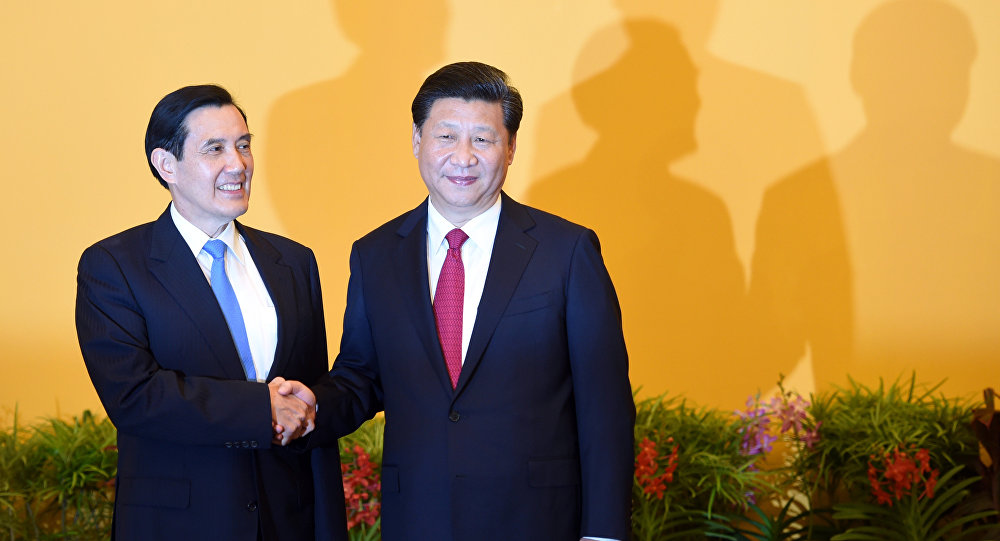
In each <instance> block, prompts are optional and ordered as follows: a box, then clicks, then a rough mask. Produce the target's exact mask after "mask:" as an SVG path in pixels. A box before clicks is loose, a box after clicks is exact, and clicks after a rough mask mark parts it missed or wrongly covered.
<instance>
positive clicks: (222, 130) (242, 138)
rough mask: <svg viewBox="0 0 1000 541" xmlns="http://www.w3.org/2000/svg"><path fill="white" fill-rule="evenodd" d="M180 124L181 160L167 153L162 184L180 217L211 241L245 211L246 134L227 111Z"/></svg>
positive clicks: (192, 116)
mask: <svg viewBox="0 0 1000 541" xmlns="http://www.w3.org/2000/svg"><path fill="white" fill-rule="evenodd" d="M185 124H186V125H187V129H188V136H187V139H185V140H184V152H183V153H182V154H183V156H184V159H182V160H176V159H173V160H172V161H171V158H172V155H170V154H169V153H167V154H168V156H167V158H166V160H167V162H161V163H163V164H164V165H165V166H166V167H167V168H169V169H170V171H169V172H168V175H166V176H164V180H165V181H167V183H168V185H169V187H170V195H171V197H172V198H173V201H174V206H175V207H176V208H177V211H178V212H180V213H181V216H184V218H186V219H187V220H188V221H190V222H191V223H192V224H194V225H195V226H197V227H198V228H199V229H201V230H202V231H204V232H205V233H206V234H208V235H209V236H213V237H214V236H215V235H217V234H219V233H220V232H221V231H222V229H223V228H224V227H225V226H226V224H228V223H229V222H230V221H231V220H233V219H235V218H236V217H238V216H241V215H243V214H244V213H245V212H246V211H247V208H248V207H249V205H250V179H251V177H253V155H252V154H251V153H250V133H249V130H248V129H247V124H246V122H245V121H244V120H243V115H241V114H240V112H239V110H238V109H237V108H236V107H234V106H232V105H224V106H222V107H214V106H206V107H201V108H199V109H195V110H194V111H192V112H191V113H189V114H188V117H187V119H186V120H185ZM154 152H156V151H154ZM155 162H156V160H154V163H155ZM162 173H163V172H162V171H161V175H162Z"/></svg>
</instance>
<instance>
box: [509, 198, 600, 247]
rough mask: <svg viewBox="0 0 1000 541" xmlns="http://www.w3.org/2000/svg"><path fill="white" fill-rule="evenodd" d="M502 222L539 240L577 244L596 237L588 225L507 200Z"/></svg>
mask: <svg viewBox="0 0 1000 541" xmlns="http://www.w3.org/2000/svg"><path fill="white" fill-rule="evenodd" d="M500 212H501V215H500V220H501V222H503V221H504V220H505V219H506V220H507V221H509V223H512V224H514V225H517V226H519V227H521V228H522V229H523V230H524V231H525V232H526V233H527V234H528V235H530V236H532V237H535V238H537V239H539V240H550V241H551V240H564V241H567V242H572V243H576V242H578V241H579V240H580V239H581V238H584V237H594V238H596V235H595V234H594V232H593V230H591V229H590V228H589V227H587V226H586V225H582V224H578V223H575V222H571V221H569V220H567V219H566V218H563V217H561V216H558V215H556V214H552V213H551V212H546V211H544V210H541V209H538V208H535V207H531V206H528V205H525V204H523V203H518V202H517V201H514V200H513V199H510V198H509V197H508V198H505V199H504V207H503V209H502V210H501V211H500Z"/></svg>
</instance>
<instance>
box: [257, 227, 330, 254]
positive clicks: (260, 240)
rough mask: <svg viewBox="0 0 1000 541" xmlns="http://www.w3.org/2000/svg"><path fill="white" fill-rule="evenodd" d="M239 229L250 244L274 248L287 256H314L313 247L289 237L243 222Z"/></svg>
mask: <svg viewBox="0 0 1000 541" xmlns="http://www.w3.org/2000/svg"><path fill="white" fill-rule="evenodd" d="M239 230H240V233H241V234H242V235H243V238H244V239H245V240H246V241H247V243H248V244H251V245H254V246H257V247H259V248H263V249H266V248H270V249H273V250H275V251H277V252H278V253H280V254H281V255H282V256H285V257H313V251H312V249H311V248H309V247H308V246H306V245H304V244H302V243H300V242H297V241H294V240H292V239H290V238H288V237H285V236H282V235H278V234H277V233H270V232H268V231H262V230H260V229H255V228H253V227H249V226H246V225H243V224H239Z"/></svg>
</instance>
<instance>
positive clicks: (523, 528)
mask: <svg viewBox="0 0 1000 541" xmlns="http://www.w3.org/2000/svg"><path fill="white" fill-rule="evenodd" d="M412 111H413V134H412V137H413V153H414V155H415V156H416V158H417V163H418V165H419V169H420V174H421V176H422V177H423V180H424V183H425V184H426V186H427V189H428V192H429V198H428V200H425V201H424V202H423V203H422V204H421V205H420V206H418V207H417V208H416V209H414V210H412V211H410V212H407V213H405V214H403V215H402V216H400V217H398V218H396V219H395V220H392V221H390V222H388V223H387V224H385V225H383V226H381V227H379V228H378V229H376V230H374V231H372V232H371V233H369V234H368V235H366V236H365V237H364V238H362V239H360V240H358V241H357V242H356V243H355V244H354V247H353V251H352V254H351V260H350V264H351V278H350V283H349V285H348V294H347V311H346V314H345V316H344V334H343V341H342V343H341V350H340V354H339V355H338V357H337V360H336V362H335V363H334V365H333V369H332V371H331V372H330V374H329V378H327V379H325V380H323V381H322V382H321V383H319V384H318V385H316V386H314V387H313V391H314V392H315V394H316V397H317V401H318V413H317V421H316V427H317V428H316V431H315V432H313V433H312V434H311V435H310V437H309V440H310V445H312V446H315V445H334V444H335V438H336V437H337V436H339V435H342V434H345V433H348V432H350V431H352V430H354V429H355V428H356V427H357V426H358V424H360V423H361V422H363V421H364V420H366V419H368V418H371V417H372V416H373V415H374V414H375V413H376V412H378V411H380V410H384V412H385V422H386V426H385V447H384V455H383V464H382V534H383V539H385V540H386V541H400V540H425V539H434V540H435V541H467V540H468V541H483V540H490V539H498V540H499V539H503V540H508V539H516V540H519V541H524V540H533V539H538V540H545V541H553V540H555V541H559V540H563V541H571V540H572V541H577V540H578V539H580V538H581V537H583V536H586V537H587V538H592V537H591V536H595V537H596V538H610V539H619V540H625V539H627V538H628V536H629V507H630V491H631V487H632V474H633V464H634V458H633V447H632V446H633V434H632V430H633V425H634V421H635V406H634V404H633V401H632V393H631V386H630V384H629V380H628V359H627V354H626V350H625V343H624V339H623V337H622V327H621V314H620V309H619V306H618V300H617V297H616V295H615V291H614V288H613V286H612V283H611V280H610V278H609V276H608V273H607V271H606V269H605V266H604V263H603V261H602V259H601V254H600V248H599V245H598V241H597V237H596V236H595V235H594V233H593V232H592V231H590V230H588V229H586V228H584V227H581V226H579V225H575V224H572V223H570V222H568V221H566V220H563V219H561V218H559V217H557V216H553V215H551V214H548V213H545V212H542V211H539V210H536V209H533V208H530V207H527V206H524V205H521V204H519V203H517V202H516V201H514V200H513V199H511V198H510V197H508V196H507V195H506V194H502V193H501V188H502V186H503V182H504V178H505V177H506V174H507V167H508V166H509V165H510V163H511V162H512V160H513V158H514V151H515V149H516V135H517V129H518V126H519V124H520V119H521V111H522V104H521V98H520V95H519V94H518V92H517V90H516V89H514V88H513V87H511V86H510V85H509V84H508V81H507V76H506V75H505V74H504V73H503V72H502V71H500V70H498V69H496V68H493V67H491V66H487V65H485V64H480V63H475V62H463V63H457V64H451V65H448V66H445V67H443V68H441V69H440V70H438V71H437V72H435V73H434V74H432V75H431V76H430V77H428V78H427V80H426V81H425V82H424V84H423V86H422V87H421V88H420V91H419V92H418V94H417V96H416V98H415V99H414V101H413V107H412ZM290 389H296V390H297V392H301V389H299V388H298V387H297V386H296V385H295V384H294V383H290V384H288V385H286V386H284V388H283V389H282V392H288V391H289V390H290Z"/></svg>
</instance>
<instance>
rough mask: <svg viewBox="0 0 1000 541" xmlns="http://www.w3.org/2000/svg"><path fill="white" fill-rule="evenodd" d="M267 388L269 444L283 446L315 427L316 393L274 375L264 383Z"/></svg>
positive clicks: (300, 383) (299, 383)
mask: <svg viewBox="0 0 1000 541" xmlns="http://www.w3.org/2000/svg"><path fill="white" fill-rule="evenodd" d="M267 387H268V390H270V391H271V428H272V430H273V431H274V435H273V437H272V440H271V441H272V443H274V444H275V445H281V446H285V445H288V442H290V441H292V440H294V439H295V438H299V437H302V436H305V435H306V434H308V433H310V432H312V431H313V429H314V428H316V395H314V394H313V392H312V391H311V390H309V387H306V386H305V385H303V384H302V382H299V381H290V380H286V379H284V378H282V377H277V378H274V379H273V380H271V382H270V383H268V384H267Z"/></svg>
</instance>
